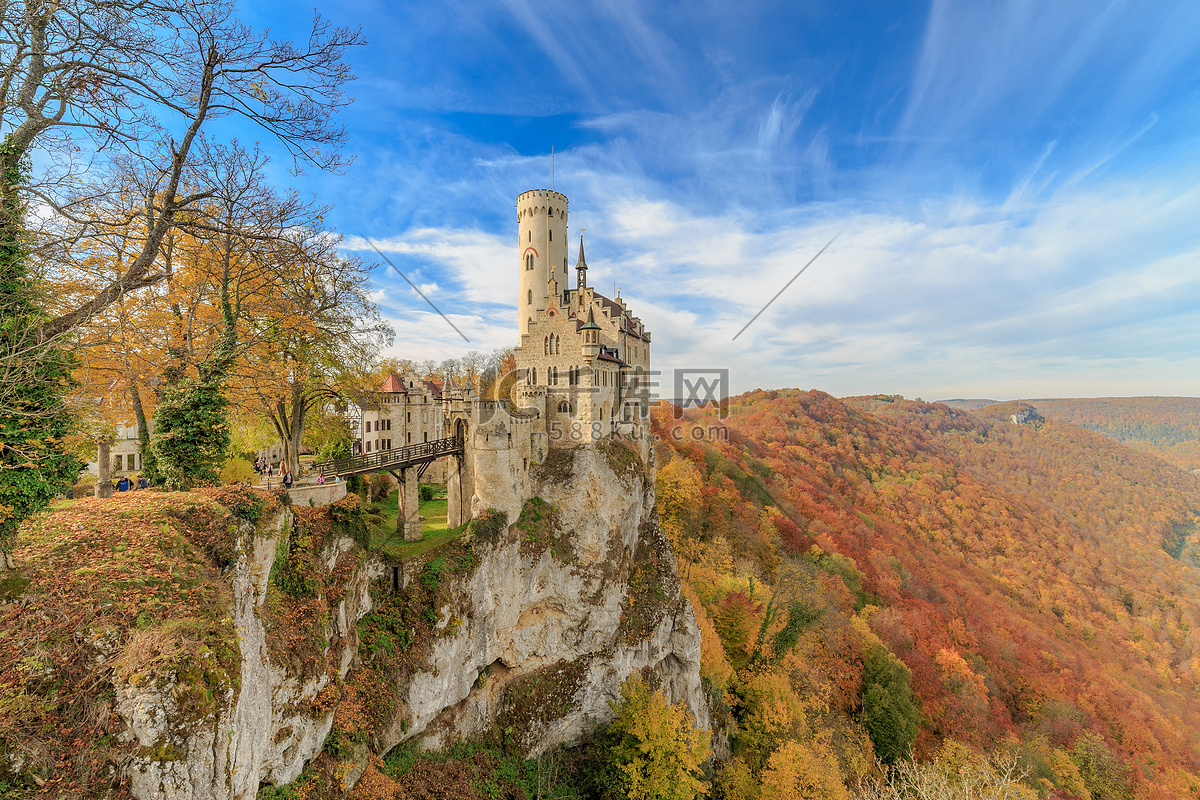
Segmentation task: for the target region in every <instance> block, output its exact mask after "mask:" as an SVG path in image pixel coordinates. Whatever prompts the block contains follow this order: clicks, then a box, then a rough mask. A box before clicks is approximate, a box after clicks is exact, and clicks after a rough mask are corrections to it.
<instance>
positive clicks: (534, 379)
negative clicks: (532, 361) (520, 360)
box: [532, 367, 537, 386]
mask: <svg viewBox="0 0 1200 800" xmlns="http://www.w3.org/2000/svg"><path fill="white" fill-rule="evenodd" d="M532 383H533V385H534V386H537V367H534V368H533V381H532Z"/></svg>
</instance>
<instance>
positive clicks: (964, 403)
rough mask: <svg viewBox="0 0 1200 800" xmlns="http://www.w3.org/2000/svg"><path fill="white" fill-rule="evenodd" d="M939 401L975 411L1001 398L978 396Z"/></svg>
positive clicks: (953, 406)
mask: <svg viewBox="0 0 1200 800" xmlns="http://www.w3.org/2000/svg"><path fill="white" fill-rule="evenodd" d="M937 402H939V403H941V404H942V405H944V406H950V407H951V408H960V409H962V410H963V411H974V410H975V409H977V408H983V407H984V406H990V405H992V404H994V403H999V402H1000V401H999V400H983V399H979V398H976V399H973V400H961V399H959V400H938V401H937Z"/></svg>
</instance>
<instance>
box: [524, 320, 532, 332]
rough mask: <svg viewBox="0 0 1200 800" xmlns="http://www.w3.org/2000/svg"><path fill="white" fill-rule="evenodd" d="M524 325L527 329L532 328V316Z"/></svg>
mask: <svg viewBox="0 0 1200 800" xmlns="http://www.w3.org/2000/svg"><path fill="white" fill-rule="evenodd" d="M525 327H526V328H527V329H528V330H533V317H530V318H529V320H528V321H527V322H526V323H525Z"/></svg>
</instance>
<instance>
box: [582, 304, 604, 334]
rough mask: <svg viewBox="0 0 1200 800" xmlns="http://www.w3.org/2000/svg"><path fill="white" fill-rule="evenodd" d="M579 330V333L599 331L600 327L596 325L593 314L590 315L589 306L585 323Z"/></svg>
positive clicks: (590, 308)
mask: <svg viewBox="0 0 1200 800" xmlns="http://www.w3.org/2000/svg"><path fill="white" fill-rule="evenodd" d="M579 330H581V331H598V330H600V326H599V325H597V324H596V317H595V315H594V314H592V307H591V306H588V319H587V322H585V323H583V325H582V326H581V327H580V328H579Z"/></svg>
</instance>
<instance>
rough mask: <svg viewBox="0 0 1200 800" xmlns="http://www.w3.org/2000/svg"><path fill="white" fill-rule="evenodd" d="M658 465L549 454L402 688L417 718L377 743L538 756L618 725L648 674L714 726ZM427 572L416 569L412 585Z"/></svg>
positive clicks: (625, 455)
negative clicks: (486, 737) (480, 741)
mask: <svg viewBox="0 0 1200 800" xmlns="http://www.w3.org/2000/svg"><path fill="white" fill-rule="evenodd" d="M653 474H654V473H653V467H652V465H645V464H643V463H642V462H641V460H640V458H639V457H638V456H637V455H635V454H634V453H633V452H632V451H630V450H628V449H626V448H625V447H623V446H622V445H621V444H619V443H615V444H614V443H608V444H606V445H602V446H600V447H578V448H575V449H556V450H552V451H551V453H550V456H549V458H548V460H547V462H546V463H545V464H543V465H542V466H541V468H539V469H537V470H534V471H533V474H532V480H533V483H534V487H533V491H534V493H535V498H534V499H533V500H530V501H529V502H527V503H526V505H525V508H524V509H523V512H522V514H521V517H520V518H519V519H518V520H516V521H515V524H514V525H511V526H509V527H508V529H507V530H502V531H498V532H496V533H495V534H494V535H492V536H490V537H485V536H483V535H479V536H477V538H476V540H475V542H474V543H473V548H474V552H475V554H476V558H477V559H478V564H477V566H476V568H475V569H474V570H473V571H472V572H471V573H470V574H468V575H464V576H463V577H461V578H458V579H456V580H455V581H454V582H453V584H452V585H451V586H450V587H449V591H448V592H447V593H446V594H445V595H444V596H443V598H442V602H441V604H440V605H439V607H438V608H437V609H436V613H437V619H438V622H437V625H436V627H437V629H438V631H439V634H440V635H439V636H438V637H437V639H436V640H435V641H434V643H433V644H432V647H431V648H430V651H429V654H428V656H427V667H426V668H425V669H422V670H420V671H418V672H416V673H415V674H413V675H412V676H411V678H410V679H409V680H408V681H407V685H406V686H402V687H397V688H398V691H399V692H400V693H401V694H402V696H404V698H405V705H406V706H407V708H408V710H409V716H408V717H402V718H400V719H398V720H396V721H395V722H394V723H393V724H392V725H390V726H388V727H387V728H386V729H385V730H384V731H383V732H382V735H381V737H380V741H379V746H380V747H381V748H382V749H387V748H389V747H391V746H392V745H394V744H395V743H397V742H399V741H401V740H402V739H405V738H409V737H412V736H416V735H418V734H425V736H426V738H425V742H426V743H427V744H428V745H429V746H433V747H436V746H439V745H441V744H443V743H445V742H447V741H448V740H450V739H451V738H453V737H466V736H470V735H474V734H479V733H482V732H484V731H485V730H486V729H488V728H489V727H491V726H499V727H500V728H501V733H502V734H503V735H504V736H507V737H514V738H515V739H516V740H517V741H518V742H519V744H520V745H521V746H522V747H523V748H524V749H525V750H526V751H527V752H529V753H530V754H537V753H540V752H542V751H544V750H546V749H547V748H550V747H553V746H555V745H557V744H560V743H563V742H570V741H574V740H576V739H578V737H579V735H580V734H581V733H582V732H583V730H584V728H585V726H586V725H587V718H588V717H592V718H600V719H605V718H608V717H609V716H610V715H611V714H610V711H609V708H608V705H607V702H606V701H607V700H609V699H616V698H617V696H618V690H619V687H620V684H621V681H623V680H624V679H625V678H627V677H628V676H629V675H630V674H632V673H634V672H638V671H641V670H646V669H649V670H651V671H652V672H653V673H654V674H655V675H656V676H657V677H658V678H659V679H660V680H661V682H662V687H663V689H664V690H665V691H666V693H667V695H668V696H669V698H670V699H671V700H672V702H678V703H684V704H686V705H687V707H688V708H689V709H690V710H691V712H692V715H693V717H694V718H695V719H696V720H698V721H699V722H700V723H701V724H703V725H705V726H708V725H709V724H710V722H709V715H708V709H707V706H706V704H705V697H704V693H703V690H702V689H701V686H700V674H699V667H700V632H699V628H698V627H697V625H696V621H695V618H694V616H693V615H692V610H691V607H690V606H689V605H688V603H687V602H686V600H684V599H683V598H682V597H681V596H680V593H679V580H678V578H677V577H676V574H675V560H674V556H673V555H672V553H671V551H670V548H669V547H668V546H667V543H666V540H665V539H664V538H663V536H662V533H661V532H660V530H659V526H658V519H657V516H656V512H655V508H654V485H653ZM421 568H422V567H421V565H417V564H414V565H407V570H406V574H405V582H406V585H408V584H410V583H411V582H413V581H415V580H417V579H418V572H419V570H420V569H421Z"/></svg>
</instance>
